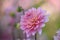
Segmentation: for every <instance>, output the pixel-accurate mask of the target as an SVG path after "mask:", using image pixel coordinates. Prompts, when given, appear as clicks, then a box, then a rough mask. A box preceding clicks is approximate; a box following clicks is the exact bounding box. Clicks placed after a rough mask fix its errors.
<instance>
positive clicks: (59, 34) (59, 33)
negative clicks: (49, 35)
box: [54, 29, 60, 40]
mask: <svg viewBox="0 0 60 40" xmlns="http://www.w3.org/2000/svg"><path fill="white" fill-rule="evenodd" d="M54 40H60V29H59V30H58V31H57V32H56V35H55V36H54Z"/></svg>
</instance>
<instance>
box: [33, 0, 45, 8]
mask: <svg viewBox="0 0 60 40" xmlns="http://www.w3.org/2000/svg"><path fill="white" fill-rule="evenodd" d="M44 3H45V0H42V1H41V2H39V3H38V4H35V5H34V7H35V8H38V7H40V6H41V5H43V4H44Z"/></svg>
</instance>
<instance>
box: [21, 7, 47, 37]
mask: <svg viewBox="0 0 60 40" xmlns="http://www.w3.org/2000/svg"><path fill="white" fill-rule="evenodd" d="M45 13H47V12H46V11H45V10H43V9H41V8H38V9H36V8H32V9H29V10H28V11H25V14H24V15H22V16H21V20H20V29H22V30H23V31H24V32H23V33H26V35H27V37H29V36H31V35H35V34H36V32H38V33H39V34H41V33H42V28H43V27H44V26H45V23H46V22H48V15H46V14H45Z"/></svg>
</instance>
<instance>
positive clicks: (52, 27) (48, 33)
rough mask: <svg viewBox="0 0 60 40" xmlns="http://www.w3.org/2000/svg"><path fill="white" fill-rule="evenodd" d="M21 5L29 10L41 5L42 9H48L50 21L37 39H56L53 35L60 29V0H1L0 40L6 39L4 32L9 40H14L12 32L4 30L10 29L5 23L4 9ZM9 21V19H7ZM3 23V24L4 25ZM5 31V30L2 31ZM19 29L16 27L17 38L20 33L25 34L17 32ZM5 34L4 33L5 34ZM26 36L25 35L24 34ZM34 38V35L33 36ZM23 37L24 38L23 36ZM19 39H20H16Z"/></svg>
mask: <svg viewBox="0 0 60 40" xmlns="http://www.w3.org/2000/svg"><path fill="white" fill-rule="evenodd" d="M17 5H19V6H21V7H22V8H23V9H24V10H27V9H29V8H31V7H36V8H38V7H41V8H42V9H44V10H46V11H47V12H48V14H49V15H50V16H49V22H48V23H46V26H45V27H44V28H43V33H42V35H39V34H38V33H37V36H36V37H37V40H54V39H53V36H54V35H55V34H56V31H57V30H58V29H60V0H0V25H1V26H0V40H5V38H3V37H2V35H3V34H5V33H6V32H7V33H6V34H7V35H8V38H10V39H7V40H12V39H13V38H12V34H11V33H12V32H11V31H6V32H5V31H4V30H6V29H8V27H5V26H4V24H1V22H3V23H5V24H6V23H7V22H6V20H5V19H3V18H4V17H3V16H4V15H5V14H4V11H5V9H6V8H10V7H13V6H17ZM7 21H8V19H7ZM2 25H3V26H2ZM8 30H11V28H9V29H8ZM2 31H3V32H2ZM17 31H19V30H18V29H15V32H14V34H15V38H18V36H19V35H20V38H22V37H21V36H22V35H23V34H22V33H21V31H20V34H19V33H18V32H17ZM3 36H4V35H3ZM23 36H24V35H23ZM33 38H34V37H33ZM22 39H23V38H22ZM14 40H18V39H14Z"/></svg>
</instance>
